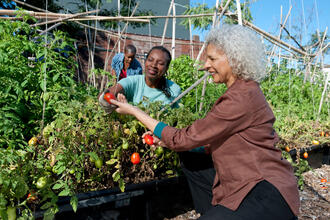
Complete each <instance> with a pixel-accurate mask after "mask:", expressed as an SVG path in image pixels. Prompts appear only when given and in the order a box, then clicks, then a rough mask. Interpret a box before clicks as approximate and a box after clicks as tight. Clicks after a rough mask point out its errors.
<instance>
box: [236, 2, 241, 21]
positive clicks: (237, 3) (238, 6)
mask: <svg viewBox="0 0 330 220" xmlns="http://www.w3.org/2000/svg"><path fill="white" fill-rule="evenodd" d="M236 8H237V18H238V24H239V25H242V11H241V3H240V0H236Z"/></svg>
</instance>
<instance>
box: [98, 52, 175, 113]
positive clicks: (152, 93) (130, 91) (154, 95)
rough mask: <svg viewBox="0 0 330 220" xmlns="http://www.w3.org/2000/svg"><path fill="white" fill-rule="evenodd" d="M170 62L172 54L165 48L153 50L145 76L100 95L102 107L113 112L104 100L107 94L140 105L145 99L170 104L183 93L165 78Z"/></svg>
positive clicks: (118, 84)
mask: <svg viewBox="0 0 330 220" xmlns="http://www.w3.org/2000/svg"><path fill="white" fill-rule="evenodd" d="M170 62H171V54H170V52H169V51H168V50H167V49H166V48H165V47H162V46H155V47H153V48H151V50H150V51H149V53H148V55H147V59H146V61H145V75H135V76H131V77H127V78H124V79H122V80H120V81H119V82H118V83H117V84H116V85H114V86H112V87H111V88H109V89H107V90H106V91H104V92H103V93H102V94H101V95H100V97H99V102H100V105H101V106H103V107H104V108H105V109H106V111H108V112H111V111H112V110H113V106H112V105H110V104H108V103H107V102H106V101H105V100H104V99H103V95H104V94H105V93H106V92H111V93H112V94H114V95H115V96H117V94H118V93H122V94H124V95H125V97H126V99H127V101H128V102H133V104H138V103H140V102H141V101H142V100H143V97H146V98H148V99H149V101H150V102H154V101H161V102H163V103H164V105H166V104H170V103H171V102H172V101H173V100H174V99H175V98H176V97H177V96H178V95H179V94H180V93H181V89H180V87H179V86H178V85H177V84H176V83H174V82H173V81H171V80H169V79H166V77H165V75H166V73H167V70H168V67H169V65H170ZM172 107H178V104H177V103H175V104H174V106H172Z"/></svg>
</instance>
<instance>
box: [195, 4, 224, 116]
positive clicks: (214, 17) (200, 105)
mask: <svg viewBox="0 0 330 220" xmlns="http://www.w3.org/2000/svg"><path fill="white" fill-rule="evenodd" d="M218 6H219V0H216V3H215V8H216V9H215V11H214V16H213V19H212V27H215V21H216V19H217V10H218ZM206 81H207V79H206V78H205V79H204V82H203V87H202V94H201V100H200V103H199V111H202V108H203V104H204V96H205V90H206V84H207V82H206Z"/></svg>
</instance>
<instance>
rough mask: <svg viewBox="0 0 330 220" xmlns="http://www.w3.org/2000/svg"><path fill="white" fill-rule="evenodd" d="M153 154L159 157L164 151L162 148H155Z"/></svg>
mask: <svg viewBox="0 0 330 220" xmlns="http://www.w3.org/2000/svg"><path fill="white" fill-rule="evenodd" d="M155 153H156V155H157V156H158V157H159V156H161V155H162V154H163V153H164V149H163V148H162V147H157V148H156V150H155Z"/></svg>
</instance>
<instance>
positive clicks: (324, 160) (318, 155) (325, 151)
mask: <svg viewBox="0 0 330 220" xmlns="http://www.w3.org/2000/svg"><path fill="white" fill-rule="evenodd" d="M305 152H307V153H308V158H307V161H308V163H309V165H310V166H311V167H312V168H314V169H315V168H319V167H321V166H322V164H327V165H330V145H329V144H320V145H313V146H310V147H308V148H303V149H300V158H304V157H303V154H304V153H305ZM289 154H290V155H291V157H292V159H293V160H296V158H297V151H296V149H293V150H291V151H290V152H289Z"/></svg>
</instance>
